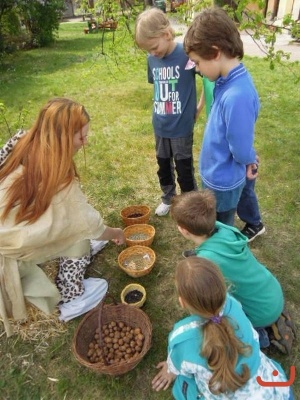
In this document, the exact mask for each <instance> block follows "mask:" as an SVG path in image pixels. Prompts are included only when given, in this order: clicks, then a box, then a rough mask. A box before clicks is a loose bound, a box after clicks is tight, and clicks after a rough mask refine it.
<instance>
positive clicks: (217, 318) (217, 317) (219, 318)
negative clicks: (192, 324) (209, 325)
mask: <svg viewBox="0 0 300 400" xmlns="http://www.w3.org/2000/svg"><path fill="white" fill-rule="evenodd" d="M209 320H210V321H211V322H213V323H214V324H220V323H221V321H222V316H221V315H214V316H213V317H211V318H209Z"/></svg>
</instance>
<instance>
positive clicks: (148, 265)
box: [118, 245, 156, 278]
mask: <svg viewBox="0 0 300 400" xmlns="http://www.w3.org/2000/svg"><path fill="white" fill-rule="evenodd" d="M155 260H156V255H155V252H154V250H152V249H151V247H148V246H138V245H137V246H131V247H127V248H126V249H125V250H123V251H122V252H121V253H120V254H119V256H118V263H119V267H120V268H121V269H122V270H123V271H124V272H126V274H127V275H129V276H131V277H133V278H139V277H140V276H144V275H148V274H149V273H150V272H151V271H152V268H153V267H154V263H155ZM131 263H132V265H131ZM137 264H140V265H137Z"/></svg>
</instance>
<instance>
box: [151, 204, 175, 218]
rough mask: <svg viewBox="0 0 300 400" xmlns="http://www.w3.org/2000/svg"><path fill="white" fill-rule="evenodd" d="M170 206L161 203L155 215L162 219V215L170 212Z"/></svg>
mask: <svg viewBox="0 0 300 400" xmlns="http://www.w3.org/2000/svg"><path fill="white" fill-rule="evenodd" d="M170 208H171V205H170V204H165V203H161V204H160V205H159V206H158V207H157V208H156V210H155V214H156V215H158V216H159V217H163V216H164V215H167V214H168V212H169V211H170Z"/></svg>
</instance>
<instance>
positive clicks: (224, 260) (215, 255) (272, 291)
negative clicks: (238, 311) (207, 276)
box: [196, 222, 284, 328]
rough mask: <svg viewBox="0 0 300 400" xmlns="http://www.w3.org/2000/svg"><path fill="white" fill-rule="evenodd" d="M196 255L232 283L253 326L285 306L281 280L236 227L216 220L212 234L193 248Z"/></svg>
mask: <svg viewBox="0 0 300 400" xmlns="http://www.w3.org/2000/svg"><path fill="white" fill-rule="evenodd" d="M196 254H197V256H199V257H204V258H207V259H209V260H210V261H212V262H214V263H215V264H217V265H218V266H219V268H220V269H221V271H222V273H223V276H224V277H225V279H226V281H227V282H228V283H229V284H230V285H231V287H230V288H229V292H230V293H231V294H232V295H233V296H234V297H235V298H236V299H237V300H238V301H239V302H240V303H241V304H242V307H243V309H244V311H245V313H246V314H247V316H248V318H249V319H250V321H251V322H252V324H253V326H254V327H256V328H259V327H266V326H270V325H271V324H272V323H273V322H275V321H276V320H277V319H278V318H279V316H280V314H281V312H282V310H283V306H284V299H283V292H282V288H281V286H280V283H279V282H278V280H277V279H276V278H275V276H274V275H272V273H271V272H270V271H269V270H268V269H267V268H266V267H265V266H264V265H262V264H261V263H260V262H259V261H258V260H257V259H256V258H255V257H254V255H253V253H252V252H251V250H250V248H249V246H248V239H247V238H246V237H245V236H244V235H243V234H242V233H241V232H240V231H239V230H238V229H236V228H234V227H232V226H229V225H224V224H222V223H221V222H216V230H215V232H214V234H213V235H212V236H211V237H209V238H208V239H207V240H206V241H205V242H204V243H202V244H201V245H200V246H198V247H197V248H196Z"/></svg>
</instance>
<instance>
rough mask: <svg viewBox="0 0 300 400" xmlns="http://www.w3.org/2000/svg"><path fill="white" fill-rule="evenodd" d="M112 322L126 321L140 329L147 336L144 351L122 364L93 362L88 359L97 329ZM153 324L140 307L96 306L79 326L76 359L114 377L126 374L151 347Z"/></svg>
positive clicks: (75, 337) (98, 371)
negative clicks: (90, 345)
mask: <svg viewBox="0 0 300 400" xmlns="http://www.w3.org/2000/svg"><path fill="white" fill-rule="evenodd" d="M112 321H115V322H123V323H125V324H127V325H129V326H132V327H133V328H140V329H141V332H142V333H143V335H144V338H145V339H144V342H143V347H142V350H141V352H140V353H139V354H138V355H135V356H133V357H132V358H130V359H129V360H126V361H123V362H121V363H116V364H109V365H106V364H105V363H103V362H102V363H91V362H90V361H89V359H88V356H87V354H88V349H89V343H90V342H91V340H92V339H93V336H94V333H95V331H96V329H97V328H100V327H101V326H102V325H105V324H108V323H110V322H112ZM151 338H152V325H151V322H150V320H149V317H148V316H147V314H145V313H144V312H143V311H142V310H140V309H139V308H137V307H132V306H129V305H126V304H120V303H119V304H116V303H115V304H103V302H101V303H100V306H99V307H96V308H94V309H93V310H91V311H90V312H89V313H87V314H86V316H85V317H84V318H83V319H82V321H81V322H80V324H79V325H78V327H77V329H76V331H75V334H74V337H73V342H72V351H73V354H74V356H75V358H76V360H77V361H78V362H79V363H80V364H81V365H83V366H85V367H87V368H89V369H91V370H93V371H95V372H97V373H99V374H105V375H111V376H118V375H123V374H125V373H126V372H128V371H130V370H132V369H133V368H135V367H136V366H137V364H138V363H139V362H140V361H141V360H142V359H143V357H144V356H145V355H146V353H147V352H148V351H149V349H150V347H151Z"/></svg>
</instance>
